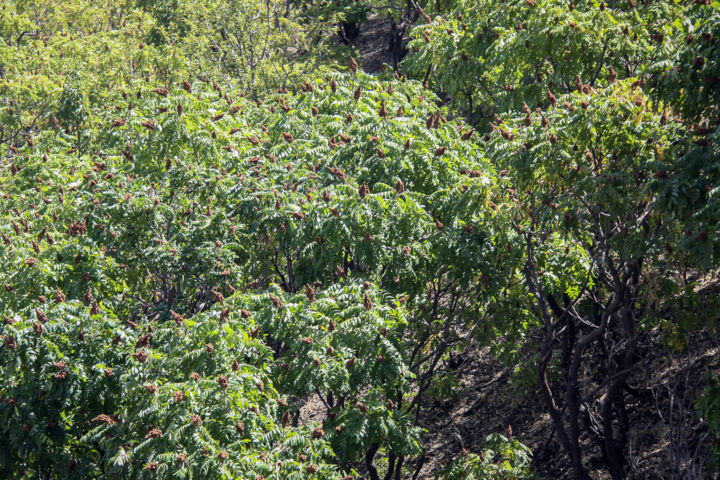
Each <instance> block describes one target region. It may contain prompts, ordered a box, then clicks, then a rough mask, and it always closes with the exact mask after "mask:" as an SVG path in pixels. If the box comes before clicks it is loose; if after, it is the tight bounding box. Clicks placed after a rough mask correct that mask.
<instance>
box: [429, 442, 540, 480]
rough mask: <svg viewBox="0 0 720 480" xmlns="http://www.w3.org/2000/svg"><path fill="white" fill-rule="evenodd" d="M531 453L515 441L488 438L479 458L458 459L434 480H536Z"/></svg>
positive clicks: (464, 457) (469, 456)
mask: <svg viewBox="0 0 720 480" xmlns="http://www.w3.org/2000/svg"><path fill="white" fill-rule="evenodd" d="M530 454H531V452H530V449H529V448H528V447H526V446H525V445H523V444H522V443H520V442H519V441H518V440H517V439H515V438H512V437H511V438H507V437H504V436H503V435H499V434H497V433H492V434H490V435H488V437H487V438H486V439H485V446H484V448H483V450H482V453H481V454H480V455H475V454H474V453H471V454H467V455H465V454H463V455H462V456H457V457H455V458H454V459H453V460H452V461H451V462H450V463H448V464H447V466H445V468H444V469H442V470H441V471H439V472H438V473H437V474H436V475H435V478H442V479H445V480H533V479H537V478H538V477H537V475H535V473H533V471H534V466H533V465H532V460H531V458H530Z"/></svg>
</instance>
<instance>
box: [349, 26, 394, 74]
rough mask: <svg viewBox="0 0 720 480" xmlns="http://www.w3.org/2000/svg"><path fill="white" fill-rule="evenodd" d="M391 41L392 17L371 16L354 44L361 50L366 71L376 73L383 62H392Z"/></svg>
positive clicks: (363, 66)
mask: <svg viewBox="0 0 720 480" xmlns="http://www.w3.org/2000/svg"><path fill="white" fill-rule="evenodd" d="M389 42H390V18H387V17H379V16H378V15H376V14H373V15H371V16H370V18H369V19H368V21H367V22H366V23H364V24H362V26H361V27H360V35H359V36H358V38H356V39H355V41H354V42H353V44H354V45H355V47H356V48H357V49H358V50H359V51H360V57H361V58H362V68H363V70H364V71H365V73H375V72H377V71H379V70H380V67H381V66H382V64H383V63H390V62H391V61H392V56H391V55H390V52H389V51H388V45H389Z"/></svg>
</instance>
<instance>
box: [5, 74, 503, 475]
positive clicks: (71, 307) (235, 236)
mask: <svg viewBox="0 0 720 480" xmlns="http://www.w3.org/2000/svg"><path fill="white" fill-rule="evenodd" d="M331 83H332V86H331V84H330V83H328V82H316V83H314V84H310V83H306V84H305V86H304V87H303V89H304V90H305V91H304V92H298V93H296V94H282V95H272V96H268V97H264V98H263V99H262V100H261V101H259V102H257V103H256V102H252V101H250V100H248V99H246V98H243V97H242V96H239V95H236V94H235V93H234V92H222V91H221V89H220V87H219V86H212V85H210V84H207V85H205V84H202V83H195V84H193V85H191V86H190V90H191V91H192V94H188V93H187V92H186V91H185V90H183V89H180V88H176V89H171V91H169V92H167V93H166V92H165V91H164V90H162V89H161V87H158V88H151V87H152V86H153V85H149V86H148V87H146V88H143V89H141V90H140V91H139V92H138V94H136V95H133V96H129V95H127V94H125V93H124V92H121V94H120V95H118V96H117V97H116V98H114V99H113V100H112V102H109V103H112V104H113V107H112V108H109V107H108V108H97V107H92V105H89V106H87V107H82V108H79V107H78V105H83V102H82V98H83V97H82V93H78V92H73V91H69V92H68V94H67V95H66V98H67V101H66V102H64V103H63V104H62V105H61V106H60V107H59V108H60V109H64V110H62V111H69V112H71V115H76V116H75V117H71V118H74V119H75V121H80V120H78V119H82V122H84V123H83V124H84V125H85V128H84V129H83V132H84V137H83V138H84V139H85V140H84V142H85V143H84V150H86V151H93V152H95V153H94V154H92V155H87V154H82V155H81V154H80V152H76V151H74V148H71V147H73V146H74V145H75V143H74V142H75V141H76V139H75V137H74V136H73V135H72V134H71V133H66V132H64V131H61V130H58V131H55V130H52V129H50V130H45V131H42V132H40V133H39V134H38V135H37V136H36V137H35V138H34V140H33V141H32V142H29V143H28V144H26V145H25V146H24V147H23V148H22V149H20V150H17V152H18V153H17V155H15V156H14V157H13V163H12V166H11V168H5V169H4V170H3V171H2V172H3V175H4V177H3V180H2V184H3V198H2V200H1V202H2V206H3V209H4V211H6V212H8V213H6V215H5V216H4V221H3V227H2V232H3V235H4V237H3V239H5V238H7V241H4V243H3V244H2V247H0V248H2V250H3V256H4V258H6V260H7V265H9V266H10V268H8V269H5V270H4V271H3V272H2V274H1V276H2V278H1V279H0V281H2V283H3V284H4V285H6V287H5V288H4V289H3V291H0V302H2V310H3V312H4V314H5V315H6V318H7V320H6V325H5V326H4V327H3V334H2V335H3V337H4V339H5V342H6V345H10V347H7V348H5V349H3V351H2V358H3V362H4V364H3V365H4V366H3V368H2V370H1V371H2V372H3V376H4V380H5V383H4V385H5V387H3V388H4V391H3V395H4V396H5V398H6V399H8V401H9V402H10V403H8V402H6V403H5V406H3V408H4V409H5V410H4V414H3V418H4V419H5V421H4V423H3V425H4V427H3V428H4V432H5V433H6V434H7V435H6V436H7V438H9V439H10V440H9V441H8V442H9V443H7V444H6V446H5V451H6V452H8V453H7V455H6V457H5V460H4V464H3V468H5V469H6V470H5V471H6V472H7V473H8V474H9V472H10V471H19V470H20V469H26V470H28V471H33V472H47V471H54V472H57V471H60V470H63V469H64V468H65V466H66V465H67V464H68V462H70V461H72V460H74V461H76V462H78V463H77V464H78V465H83V470H72V472H76V473H77V475H80V476H98V475H100V476H102V475H105V474H109V473H116V474H121V475H123V476H125V477H128V478H135V477H138V476H142V475H144V474H143V473H142V472H143V471H144V470H143V468H145V467H147V466H148V465H149V466H150V467H148V468H155V464H157V472H159V473H163V474H167V475H171V474H172V475H174V473H173V472H175V471H177V469H180V470H182V471H183V472H185V471H186V472H187V473H186V474H187V475H200V472H208V471H213V472H218V474H226V475H229V474H230V473H229V472H231V471H237V470H241V471H247V472H248V475H250V472H253V476H255V475H257V474H262V475H265V476H267V475H268V474H269V472H270V470H268V469H270V468H271V466H272V465H274V464H275V462H276V461H282V462H283V465H284V467H283V468H288V469H290V470H288V473H287V474H288V475H290V474H291V473H292V472H291V470H292V469H295V470H297V473H298V474H299V473H300V468H301V467H300V465H299V464H298V463H297V461H296V460H297V456H298V455H299V454H300V452H301V451H302V452H306V450H308V451H307V452H306V453H303V454H304V455H306V456H307V457H308V458H309V459H310V460H308V462H311V461H312V462H316V463H315V464H317V465H321V467H319V468H321V470H320V474H321V475H324V476H332V475H333V474H332V472H333V471H334V470H333V469H334V467H332V466H331V465H330V461H331V459H332V458H339V459H340V460H341V461H343V462H346V461H352V460H355V459H357V458H358V457H359V456H361V455H362V454H364V452H365V451H366V450H367V449H368V448H369V445H371V444H372V443H379V442H383V443H387V445H388V447H389V448H390V449H392V451H393V452H396V454H398V455H408V456H409V455H413V454H415V453H417V452H419V451H420V449H421V446H420V443H419V437H418V434H419V431H418V429H417V428H416V427H415V426H414V416H412V415H410V413H409V411H408V409H409V408H411V405H412V404H408V403H407V402H404V398H403V397H404V396H405V395H410V394H411V393H412V391H411V386H412V382H413V381H414V378H415V375H417V373H418V372H419V370H418V368H419V367H418V366H417V365H416V367H415V369H414V371H411V370H410V368H409V367H410V365H411V364H412V359H411V358H410V356H409V353H410V352H408V350H407V349H406V348H404V345H403V344H402V343H401V340H400V339H401V338H402V337H403V335H405V334H406V332H409V331H413V330H414V329H417V328H418V327H417V326H413V325H410V324H409V322H408V316H407V313H406V311H405V306H406V305H413V304H414V302H416V301H419V299H420V298H422V297H423V296H424V294H425V293H424V292H425V285H426V284H425V283H424V282H423V280H422V278H419V277H418V278H416V277H414V276H404V277H403V278H402V280H400V279H399V277H400V275H401V274H403V272H406V273H407V272H411V271H412V269H416V270H417V271H418V272H420V273H422V274H426V275H431V276H435V275H437V274H438V271H437V270H436V269H438V268H440V266H441V265H443V264H446V263H447V262H449V261H452V262H459V261H458V260H455V259H453V256H452V254H451V253H450V252H451V251H452V250H451V249H455V248H457V247H456V246H455V245H458V246H463V245H472V244H477V245H480V246H482V245H483V243H484V241H485V240H484V235H483V234H482V233H474V232H476V231H473V234H472V235H468V234H467V233H462V232H461V228H462V226H463V225H464V224H467V223H470V222H472V224H473V225H475V227H476V229H477V232H482V229H483V219H482V217H477V216H474V215H472V212H473V211H474V205H476V204H478V202H484V201H485V198H486V195H487V194H486V188H487V185H488V183H489V180H488V178H487V176H485V175H480V176H478V177H473V178H472V179H471V178H469V177H468V176H466V175H463V174H460V173H459V170H464V169H473V170H474V171H477V170H476V169H478V168H488V166H487V165H486V164H483V163H482V161H481V160H480V159H479V157H478V150H477V149H476V148H475V147H473V146H472V144H470V143H469V142H467V141H464V140H461V139H460V136H461V134H462V132H463V131H462V129H459V128H453V127H452V126H450V125H449V124H447V123H443V122H444V120H441V119H440V115H439V113H438V114H437V116H433V117H431V119H435V120H433V122H437V124H438V126H437V128H428V126H427V125H426V124H427V123H428V122H427V119H426V118H425V117H426V116H427V115H429V114H430V112H429V111H430V110H434V107H433V106H432V104H431V103H429V102H427V101H426V100H425V99H424V98H425V97H426V95H425V94H420V92H421V90H420V89H419V85H417V84H416V83H411V82H408V83H401V82H397V81H396V82H379V81H377V80H373V79H371V78H369V77H365V76H363V75H360V74H358V77H353V78H351V77H343V76H333V77H332V79H331ZM358 87H361V95H360V97H359V99H358V100H355V99H354V98H353V92H354V91H355V90H356V89H357V88H358ZM333 90H335V92H334V93H333ZM231 95H232V96H231ZM178 105H182V109H181V110H179V109H178ZM281 107H285V109H283V108H281ZM313 109H317V112H315V111H314V110H313ZM382 109H385V110H388V111H393V112H395V114H396V115H397V114H398V113H400V112H399V110H402V115H401V116H391V115H386V116H381V115H379V111H380V110H382ZM285 110H287V112H286V111H285ZM77 111H81V112H82V117H80V116H78V115H77V114H75V113H72V112H77ZM179 112H181V113H179ZM314 112H315V113H314ZM348 115H352V121H350V122H348V121H347V119H348ZM431 123H432V122H431ZM431 126H432V125H431ZM375 137H377V138H375ZM406 141H409V142H410V143H409V148H406V147H405V146H403V144H404V143H405V142H406ZM441 146H442V147H445V148H446V149H447V150H445V149H441V150H438V148H439V147H441ZM448 147H449V148H448ZM11 154H12V152H11ZM443 184H454V185H457V186H456V187H455V188H445V189H443V188H442V185H443ZM367 185H372V188H370V187H367ZM363 186H365V187H367V189H363V188H361V187H363ZM463 191H465V193H462V192H463ZM323 198H324V199H325V200H323ZM440 218H442V220H443V221H445V222H446V223H445V225H447V227H442V228H440V227H438V224H437V223H436V222H435V220H436V219H440ZM16 226H17V230H16ZM456 228H457V229H458V231H457V232H455V231H454V230H455V229H456ZM446 229H447V230H446ZM366 234H370V235H372V238H371V239H370V240H366ZM443 236H445V237H446V238H448V239H449V241H445V240H442V237H443ZM318 239H321V240H318ZM406 246H407V247H410V248H407V249H405V248H404V247H406ZM468 258H469V257H468ZM481 261H482V257H480V256H478V257H476V259H475V262H481ZM378 265H383V268H379V267H378ZM480 265H482V264H480ZM459 267H460V263H457V266H456V267H453V269H451V271H450V273H451V274H452V276H453V278H454V279H455V280H454V281H462V282H465V283H466V284H468V285H470V286H471V287H472V284H473V276H474V275H477V273H473V272H468V271H467V270H465V269H460V268H459ZM454 269H457V271H454ZM446 270H447V268H446ZM396 277H397V278H396ZM431 278H432V277H431ZM363 282H364V285H362V286H361V284H363ZM472 288H474V287H472ZM241 292H243V293H241ZM251 292H256V293H251ZM400 294H402V295H403V297H402V298H399V297H396V295H400ZM89 295H92V299H91V298H90V297H89ZM56 296H57V299H59V301H58V302H57V304H56V305H48V304H49V303H52V299H53V298H56ZM63 297H64V299H63ZM81 299H83V300H84V304H85V305H84V306H81V304H80V303H79V302H80V300H81ZM450 307H451V306H450ZM181 316H182V317H184V318H185V319H184V320H183V319H182V318H181ZM46 317H47V318H46ZM173 320H175V321H173ZM36 322H37V325H35V323H36ZM433 322H435V321H433ZM176 323H177V325H176ZM38 325H41V326H42V329H43V330H42V334H38V333H37V330H38ZM441 325H442V323H440V322H439V318H438V319H437V323H433V324H431V327H432V328H439V327H440V326H441ZM148 334H150V337H145V338H146V340H145V342H148V343H147V344H144V343H143V341H141V337H142V336H144V335H148ZM208 344H211V345H212V348H209V347H207V345H208ZM85 345H91V346H92V348H90V349H88V348H86V347H85ZM11 347H12V348H11ZM30 351H32V352H33V353H32V354H28V353H26V352H30ZM146 354H147V357H146ZM133 355H134V357H133ZM61 360H64V361H65V363H66V365H67V367H53V364H55V363H59V362H60V361H61ZM233 361H237V362H238V364H237V365H236V367H237V368H238V370H237V371H236V370H235V369H233V368H231V367H232V365H233ZM109 370H112V375H110V374H108V375H106V374H105V373H104V372H105V371H109ZM59 372H67V376H66V377H64V378H56V377H55V375H57V374H58V373H59ZM191 372H196V373H198V374H199V375H200V378H201V380H199V381H197V383H196V381H195V380H192V379H190V377H189V374H190V373H191ZM221 375H223V376H225V377H227V378H228V382H229V386H228V387H227V389H225V388H223V386H222V385H218V380H219V378H220V376H221ZM260 382H262V383H260ZM146 384H147V385H150V384H152V385H155V386H156V387H157V388H158V393H157V395H151V394H149V393H148V392H147V390H146V389H145V388H144V387H143V385H146ZM40 390H44V391H45V392H47V393H46V394H44V395H40V396H41V397H42V399H40V398H39V397H38V392H39V391H40ZM175 391H182V392H183V394H184V396H183V400H181V401H178V402H175V401H170V400H169V398H171V397H172V395H173V394H174V392H175ZM305 394H317V395H318V396H319V398H320V399H322V401H324V402H326V403H327V406H328V413H329V417H328V420H326V422H325V424H324V425H323V426H322V427H323V429H324V430H325V431H326V432H327V433H325V435H324V437H325V438H327V441H328V442H329V445H331V446H332V450H329V449H328V448H329V447H326V446H324V444H318V445H317V446H311V445H314V444H312V443H308V442H307V440H303V441H299V440H298V441H296V440H293V439H294V438H296V436H298V435H300V437H298V438H306V437H307V432H308V430H307V428H310V427H303V428H301V429H300V430H298V431H297V432H295V431H292V433H287V431H286V430H285V429H282V428H280V427H278V422H280V417H281V416H282V415H283V412H284V411H286V410H287V408H280V407H278V406H277V402H276V400H277V398H278V397H279V396H285V395H295V396H302V395H305ZM15 399H17V404H16V402H15ZM48 400H52V402H49V401H48ZM176 403H181V406H182V408H179V407H177V405H176ZM49 404H51V405H52V406H48V405H49ZM255 407H257V409H258V411H259V412H260V413H259V415H260V418H259V419H256V418H255V417H253V416H252V414H251V413H248V412H249V411H250V409H253V408H255ZM193 414H196V415H200V416H201V418H202V419H203V426H204V427H203V429H202V430H201V432H197V430H198V429H197V428H196V427H197V426H196V425H193V426H188V418H190V416H191V415H193ZM99 415H119V419H120V420H122V422H117V421H115V423H113V424H112V425H110V424H109V423H110V422H105V423H104V424H102V425H100V426H98V425H97V422H96V423H93V419H94V418H97V417H98V416H99ZM255 415H258V414H255ZM102 418H104V417H102ZM238 420H241V421H242V422H244V424H245V429H246V430H245V432H246V433H245V436H244V437H242V438H240V437H238V436H237V432H235V431H234V430H233V429H234V428H235V425H236V423H237V421H238ZM256 420H257V421H256ZM50 422H55V424H56V426H55V427H52V428H61V429H66V430H67V428H69V430H67V431H66V433H65V434H63V435H59V436H57V438H55V439H54V440H53V442H54V443H53V444H52V445H50V444H48V443H47V442H45V441H44V440H43V439H44V438H45V437H44V436H43V435H50V433H52V432H50V433H48V432H49V430H48V428H50V427H46V425H47V424H48V423H50ZM25 425H31V431H30V432H25V427H24V426H25ZM58 425H59V426H61V427H58ZM66 425H67V427H66ZM150 425H154V426H155V427H154V428H155V429H156V430H161V431H162V432H163V435H162V437H159V438H158V439H149V438H148V439H145V438H144V435H147V433H145V434H142V435H140V434H139V433H138V432H147V429H148V427H149V426H150ZM61 431H62V430H61ZM33 432H39V433H38V434H37V435H38V437H34V436H33V435H34V433H33ZM105 434H108V435H105ZM254 435H257V436H254ZM161 439H164V440H161ZM43 442H44V443H43ZM58 444H59V445H61V446H62V449H61V450H60V451H59V450H57V448H56V445H58ZM123 444H124V445H125V446H122V445H123ZM21 445H24V447H23V446H21ZM42 445H45V446H42ZM118 447H121V449H120V450H118ZM202 447H205V451H206V452H210V453H208V454H207V455H208V456H207V457H205V456H204V455H203V454H202V453H199V452H202ZM290 447H292V448H291V449H290V450H288V449H289V448H290ZM303 449H305V450H303ZM221 451H225V452H227V453H228V454H229V456H230V457H231V458H232V459H233V460H232V462H239V463H237V464H234V463H231V462H228V461H225V460H222V459H218V455H220V453H219V452H221ZM58 452H62V453H58ZM105 452H113V453H111V454H110V453H108V454H106V453H105ZM118 452H119V453H118ZM183 452H185V453H183ZM332 452H334V453H332ZM181 453H182V454H183V455H187V458H186V459H185V463H183V464H182V465H180V466H178V465H177V461H176V456H177V455H179V454H181ZM260 455H265V456H264V457H262V458H264V459H265V458H266V459H267V462H265V463H262V462H261V463H262V465H261V464H257V465H256V464H254V463H252V462H255V460H253V459H255V458H256V457H258V456H260ZM291 458H292V459H295V460H292V461H291ZM293 462H295V463H293ZM73 465H74V464H73ZM263 465H264V466H263ZM293 465H294V466H293ZM302 468H304V467H302ZM323 469H325V470H323ZM293 471H294V470H293ZM303 472H304V470H303ZM73 474H75V473H73ZM283 475H284V474H283Z"/></svg>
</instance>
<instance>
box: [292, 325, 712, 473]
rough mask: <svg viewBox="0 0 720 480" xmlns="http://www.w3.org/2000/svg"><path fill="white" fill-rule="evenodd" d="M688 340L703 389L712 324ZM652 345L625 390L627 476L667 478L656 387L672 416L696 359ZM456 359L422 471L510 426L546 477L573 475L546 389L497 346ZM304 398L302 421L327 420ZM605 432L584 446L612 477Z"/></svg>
mask: <svg viewBox="0 0 720 480" xmlns="http://www.w3.org/2000/svg"><path fill="white" fill-rule="evenodd" d="M688 346H689V350H690V351H692V352H694V355H695V357H696V358H695V361H694V364H693V365H692V368H691V369H690V375H689V382H688V384H689V385H690V386H693V385H696V386H697V387H698V388H696V391H699V390H700V389H701V388H702V387H703V386H704V384H702V383H701V382H700V379H701V377H702V375H703V373H704V372H705V371H706V370H713V371H715V373H718V374H720V349H719V348H718V345H717V343H716V341H714V340H712V339H711V338H710V336H709V335H708V333H707V332H706V331H700V332H696V333H695V334H694V335H692V336H691V337H690V338H689V339H688ZM526 349H527V350H528V351H527V352H526V353H527V354H532V347H531V346H530V345H527V346H526ZM644 350H645V352H653V353H652V355H654V359H653V360H652V362H651V363H650V364H648V365H647V366H646V367H645V368H644V369H642V370H641V371H639V372H637V373H635V374H634V375H633V376H632V377H631V379H630V380H629V381H628V383H630V384H631V385H632V386H634V387H635V388H637V389H638V390H639V391H640V394H639V396H638V397H633V396H632V395H630V394H628V393H625V394H624V395H625V402H626V408H627V412H628V416H629V418H630V425H631V428H630V431H629V434H628V441H627V447H626V448H625V451H624V452H623V453H624V455H625V458H626V459H627V460H628V463H629V465H628V468H627V478H628V479H631V480H667V479H669V478H672V476H671V474H670V472H669V470H668V460H667V451H668V438H667V436H666V433H665V430H664V429H663V426H662V422H661V419H660V416H659V414H658V410H657V407H656V402H655V397H654V395H653V391H656V392H663V396H661V397H660V406H661V409H662V410H663V413H664V414H665V415H666V416H667V407H668V403H669V402H668V399H669V397H668V395H667V387H671V388H672V387H673V386H674V385H675V383H676V382H677V381H678V380H680V382H679V384H680V388H679V390H678V394H679V396H682V394H683V383H684V380H685V372H686V371H687V367H688V362H689V360H688V354H687V350H688V349H686V350H685V351H683V352H679V353H674V354H673V353H670V352H668V351H667V350H665V348H664V347H663V346H662V344H661V340H660V332H659V331H658V330H655V331H652V332H648V339H647V341H646V342H645V349H644ZM456 360H458V361H459V362H458V363H460V366H459V367H457V368H455V369H454V370H453V371H452V373H453V374H454V376H455V378H456V379H457V380H458V381H459V382H460V384H461V385H462V388H461V389H458V390H457V391H456V395H454V398H446V399H434V400H430V401H426V402H424V405H423V407H424V410H423V412H422V414H421V417H420V426H421V427H422V428H424V429H425V430H426V433H425V434H424V435H423V444H424V446H425V448H426V458H425V463H424V465H423V467H422V469H421V471H420V474H419V475H418V479H420V480H430V479H432V478H434V476H435V475H436V474H437V473H438V472H439V471H440V470H441V469H442V468H443V466H444V465H445V464H446V463H447V462H448V461H450V460H451V459H452V458H454V457H455V456H457V455H459V453H460V451H461V448H462V447H465V449H466V450H467V451H468V452H469V453H476V454H477V453H480V451H481V449H482V448H483V444H484V442H485V438H486V437H487V436H488V435H489V434H491V433H500V434H503V435H507V431H508V426H510V427H511V428H512V434H513V435H514V436H515V437H516V438H517V439H518V440H520V441H521V442H522V443H523V444H524V445H527V446H528V447H530V449H531V450H532V452H533V459H534V462H535V465H536V466H537V473H538V475H539V476H540V478H542V479H543V480H572V479H573V478H574V476H573V472H572V470H571V469H570V464H569V462H568V460H567V456H566V454H565V452H564V451H563V450H562V448H561V446H560V443H559V442H558V440H557V436H556V435H553V438H552V439H551V440H550V442H548V439H549V438H550V435H551V432H552V430H553V425H552V421H551V420H550V417H549V415H548V414H547V413H546V412H547V409H546V408H545V405H544V403H543V401H542V398H541V396H540V394H539V392H537V391H536V390H531V391H525V392H522V391H521V389H519V388H517V386H516V385H515V384H514V383H513V382H512V381H511V379H512V373H513V372H512V368H511V367H508V366H506V365H504V364H503V363H502V362H501V361H499V360H497V359H495V358H494V357H493V356H492V355H491V353H490V348H489V347H482V348H481V347H474V348H471V349H469V350H468V351H466V352H465V353H464V354H463V355H462V356H461V357H456ZM580 383H581V384H585V387H586V388H587V387H588V386H590V385H591V384H592V380H591V376H590V373H589V372H587V371H586V372H585V375H584V378H581V379H580ZM558 386H559V385H556V387H558ZM554 390H555V391H554V394H555V398H556V401H557V402H558V403H559V404H560V405H562V404H563V400H562V392H561V391H560V389H554ZM692 398H693V397H692V396H689V397H688V400H689V403H692ZM300 403H301V405H302V406H301V417H300V422H301V423H305V422H310V421H315V422H318V423H323V421H324V420H325V418H326V411H325V408H324V406H323V404H322V403H321V402H320V400H319V399H318V398H316V396H312V397H310V398H308V399H307V402H300ZM592 403H593V404H592V405H590V406H589V410H590V411H591V412H592V415H594V416H595V420H596V421H599V423H600V424H602V419H601V417H600V413H599V404H598V402H597V401H594V402H592ZM696 433H697V432H696ZM598 437H599V436H598V435H597V434H594V433H593V432H592V429H591V428H588V427H585V428H584V430H583V433H582V436H581V444H582V448H583V451H585V452H587V457H585V459H584V463H585V465H586V467H587V468H588V470H589V471H590V476H591V478H593V480H610V476H609V475H608V474H607V468H606V465H605V463H604V461H603V458H602V448H601V442H600V439H599V438H598ZM376 460H377V463H378V466H379V467H381V468H380V471H381V472H382V470H383V469H382V466H383V464H384V458H382V456H381V455H379V456H378V458H377V459H376ZM415 466H416V462H415V461H414V462H408V463H407V464H406V465H405V467H404V468H403V471H404V474H403V478H404V479H410V478H411V477H412V473H413V472H414V470H415ZM355 467H356V468H357V469H358V471H359V472H361V473H363V472H364V470H365V465H364V462H358V464H356V465H355ZM708 478H709V477H708Z"/></svg>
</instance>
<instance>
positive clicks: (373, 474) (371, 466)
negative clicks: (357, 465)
mask: <svg viewBox="0 0 720 480" xmlns="http://www.w3.org/2000/svg"><path fill="white" fill-rule="evenodd" d="M379 448H380V445H379V444H377V443H371V444H370V448H369V449H368V451H367V453H366V454H365V466H366V467H367V469H368V474H369V475H370V480H381V479H380V475H378V471H377V465H375V454H376V453H377V451H378V449H379Z"/></svg>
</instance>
